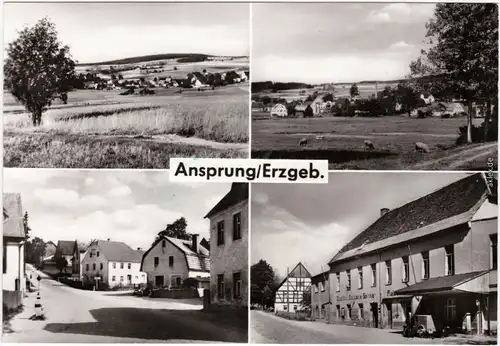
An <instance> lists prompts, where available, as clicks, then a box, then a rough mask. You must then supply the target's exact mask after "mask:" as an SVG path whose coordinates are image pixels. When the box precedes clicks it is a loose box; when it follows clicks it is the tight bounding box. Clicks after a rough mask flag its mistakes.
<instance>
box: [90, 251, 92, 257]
mask: <svg viewBox="0 0 500 346" xmlns="http://www.w3.org/2000/svg"><path fill="white" fill-rule="evenodd" d="M92 255H93V253H92V250H91V251H90V258H92Z"/></svg>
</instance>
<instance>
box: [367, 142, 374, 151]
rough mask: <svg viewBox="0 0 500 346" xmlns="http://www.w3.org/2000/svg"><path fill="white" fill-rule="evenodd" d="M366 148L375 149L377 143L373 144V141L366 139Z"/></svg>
mask: <svg viewBox="0 0 500 346" xmlns="http://www.w3.org/2000/svg"><path fill="white" fill-rule="evenodd" d="M365 148H366V149H368V150H373V149H375V145H374V144H373V142H372V141H369V140H366V141H365Z"/></svg>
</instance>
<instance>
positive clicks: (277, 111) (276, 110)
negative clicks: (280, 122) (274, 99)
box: [271, 103, 288, 117]
mask: <svg viewBox="0 0 500 346" xmlns="http://www.w3.org/2000/svg"><path fill="white" fill-rule="evenodd" d="M271 116H277V117H286V116H288V110H287V109H286V106H285V105H284V104H282V103H277V104H275V105H274V106H273V108H271Z"/></svg>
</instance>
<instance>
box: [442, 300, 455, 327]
mask: <svg viewBox="0 0 500 346" xmlns="http://www.w3.org/2000/svg"><path fill="white" fill-rule="evenodd" d="M445 312H446V321H447V322H454V321H456V319H457V303H456V300H455V298H448V299H446V306H445Z"/></svg>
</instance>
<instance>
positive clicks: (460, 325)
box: [329, 173, 498, 332]
mask: <svg viewBox="0 0 500 346" xmlns="http://www.w3.org/2000/svg"><path fill="white" fill-rule="evenodd" d="M490 184H492V185H493V186H490ZM497 238H498V206H497V180H496V179H488V180H487V179H486V176H485V175H484V174H481V173H477V174H471V175H468V176H467V177H465V178H462V179H460V180H458V181H455V182H453V183H451V184H449V185H447V186H445V187H443V188H441V189H438V190H436V191H434V192H432V193H430V194H427V195H425V196H423V197H421V198H418V199H416V200H414V201H411V202H409V203H407V204H405V205H403V206H401V207H398V208H396V209H393V210H389V209H388V208H381V215H380V217H379V218H378V219H377V220H376V221H375V222H374V223H373V224H372V225H370V226H369V227H367V228H366V229H365V230H363V231H362V232H361V233H359V234H358V235H357V236H355V237H354V239H352V240H351V241H350V242H349V243H347V244H346V245H345V246H344V247H343V248H342V249H341V250H340V251H339V252H338V253H337V254H336V255H335V256H334V257H333V258H332V259H331V260H330V262H329V266H330V271H329V272H330V275H329V281H330V287H331V290H330V295H331V297H332V305H333V311H332V313H331V319H332V320H334V321H336V322H342V323H346V324H356V325H358V326H359V325H362V326H371V327H375V328H392V329H396V328H398V329H400V328H402V326H403V324H405V323H406V321H407V320H408V319H409V318H410V317H411V316H414V315H430V316H432V319H433V322H434V325H435V326H436V330H438V331H441V330H442V329H443V328H445V327H447V328H450V329H451V330H455V331H457V330H462V331H463V330H464V329H465V330H467V331H475V332H478V331H479V332H484V331H487V330H490V331H495V330H496V328H497Z"/></svg>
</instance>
